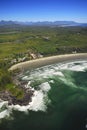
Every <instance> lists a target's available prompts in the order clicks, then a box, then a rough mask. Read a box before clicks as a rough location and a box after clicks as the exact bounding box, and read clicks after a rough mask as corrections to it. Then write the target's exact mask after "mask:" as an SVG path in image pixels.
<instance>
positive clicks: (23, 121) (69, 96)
mask: <svg viewBox="0 0 87 130" xmlns="http://www.w3.org/2000/svg"><path fill="white" fill-rule="evenodd" d="M18 78H19V80H21V81H27V82H28V84H27V85H26V86H25V87H27V88H28V87H30V88H31V89H33V90H34V95H33V97H32V101H31V102H30V103H29V105H27V106H20V105H8V102H7V101H0V130H64V129H65V130H86V129H87V60H77V61H69V62H62V63H58V64H57V63H56V64H52V65H47V66H44V67H41V68H37V69H34V70H26V71H24V72H23V73H21V74H20V75H18Z"/></svg>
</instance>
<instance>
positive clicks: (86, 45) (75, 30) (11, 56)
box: [0, 26, 87, 96]
mask: <svg viewBox="0 0 87 130" xmlns="http://www.w3.org/2000/svg"><path fill="white" fill-rule="evenodd" d="M30 52H33V53H35V54H41V55H42V56H43V57H44V56H51V55H57V54H68V53H84V52H87V27H54V26H50V27H45V26H44V27H41V26H6V27H5V26H4V27H2V26H1V27H0V90H1V91H2V90H3V89H5V90H8V91H11V92H12V93H13V94H14V95H16V96H17V95H22V96H23V92H22V90H20V89H19V88H17V87H16V88H15V89H14V88H13V86H14V84H13V82H12V74H11V73H9V72H8V68H9V67H10V66H11V65H13V64H14V62H12V61H13V60H15V59H16V61H15V63H17V62H19V58H24V57H25V60H30V59H31V57H30V55H29V54H30ZM15 90H16V91H15ZM14 91H15V92H14Z"/></svg>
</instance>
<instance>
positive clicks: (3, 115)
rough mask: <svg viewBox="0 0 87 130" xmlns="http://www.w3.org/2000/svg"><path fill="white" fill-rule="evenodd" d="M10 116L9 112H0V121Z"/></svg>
mask: <svg viewBox="0 0 87 130" xmlns="http://www.w3.org/2000/svg"><path fill="white" fill-rule="evenodd" d="M9 114H10V112H9V111H8V110H4V111H2V112H0V119H2V118H4V117H8V116H9Z"/></svg>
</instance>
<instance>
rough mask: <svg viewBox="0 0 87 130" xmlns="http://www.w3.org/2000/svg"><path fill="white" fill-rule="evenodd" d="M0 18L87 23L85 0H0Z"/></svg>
mask: <svg viewBox="0 0 87 130" xmlns="http://www.w3.org/2000/svg"><path fill="white" fill-rule="evenodd" d="M0 20H7V21H8V20H13V21H33V22H36V21H76V22H80V23H87V0H0Z"/></svg>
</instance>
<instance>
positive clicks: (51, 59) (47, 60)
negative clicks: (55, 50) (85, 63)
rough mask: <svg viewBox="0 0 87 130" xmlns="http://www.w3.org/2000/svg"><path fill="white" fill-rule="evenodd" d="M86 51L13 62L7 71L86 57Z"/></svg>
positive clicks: (33, 67)
mask: <svg viewBox="0 0 87 130" xmlns="http://www.w3.org/2000/svg"><path fill="white" fill-rule="evenodd" d="M86 58H87V53H78V54H65V55H56V56H50V57H44V58H39V59H35V60H31V61H26V62H21V63H18V64H15V65H13V66H11V68H9V71H13V70H16V69H20V70H25V69H35V68H38V67H42V66H46V65H50V64H54V63H59V62H65V61H66V62H68V61H71V60H76V59H79V60H80V59H86Z"/></svg>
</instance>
